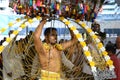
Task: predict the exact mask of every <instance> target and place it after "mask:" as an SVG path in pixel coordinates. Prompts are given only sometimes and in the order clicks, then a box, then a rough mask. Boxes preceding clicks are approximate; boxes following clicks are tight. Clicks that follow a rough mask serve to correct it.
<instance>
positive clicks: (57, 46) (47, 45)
mask: <svg viewBox="0 0 120 80" xmlns="http://www.w3.org/2000/svg"><path fill="white" fill-rule="evenodd" d="M43 46H44V48H45V49H46V50H50V45H49V44H47V43H43ZM54 47H56V49H58V50H60V51H61V50H63V47H62V45H61V44H55V45H54Z"/></svg>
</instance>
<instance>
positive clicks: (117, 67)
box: [110, 54, 120, 80]
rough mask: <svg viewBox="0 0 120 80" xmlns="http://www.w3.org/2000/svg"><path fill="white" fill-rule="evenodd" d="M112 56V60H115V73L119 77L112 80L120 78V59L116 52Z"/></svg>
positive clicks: (119, 79)
mask: <svg viewBox="0 0 120 80" xmlns="http://www.w3.org/2000/svg"><path fill="white" fill-rule="evenodd" d="M110 57H111V60H112V61H113V65H114V66H115V73H116V76H117V78H115V79H111V80H120V61H119V59H118V58H117V56H116V55H114V54H112V55H110Z"/></svg>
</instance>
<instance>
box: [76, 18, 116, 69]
mask: <svg viewBox="0 0 120 80" xmlns="http://www.w3.org/2000/svg"><path fill="white" fill-rule="evenodd" d="M76 22H77V23H78V24H79V25H81V26H82V28H84V29H85V30H86V31H87V32H88V33H89V34H90V36H91V37H92V39H93V40H94V41H95V44H96V45H97V48H98V50H99V52H101V54H102V55H103V56H104V58H105V60H106V64H108V65H109V68H110V70H111V69H113V68H114V66H113V62H112V60H110V59H109V58H106V57H107V56H108V53H107V52H106V51H105V48H104V46H103V44H102V43H101V42H99V41H100V40H99V38H98V37H97V36H96V35H95V34H91V33H94V32H93V31H92V29H91V28H89V27H88V26H87V25H85V23H84V22H81V21H80V20H79V19H78V20H76ZM97 40H99V41H97Z"/></svg>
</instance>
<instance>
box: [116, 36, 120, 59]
mask: <svg viewBox="0 0 120 80" xmlns="http://www.w3.org/2000/svg"><path fill="white" fill-rule="evenodd" d="M116 56H117V57H118V58H119V60H120V36H118V37H117V38H116Z"/></svg>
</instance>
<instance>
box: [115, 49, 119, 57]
mask: <svg viewBox="0 0 120 80" xmlns="http://www.w3.org/2000/svg"><path fill="white" fill-rule="evenodd" d="M119 52H120V49H116V55H117V54H118V55H117V58H119V59H120V53H119Z"/></svg>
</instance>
